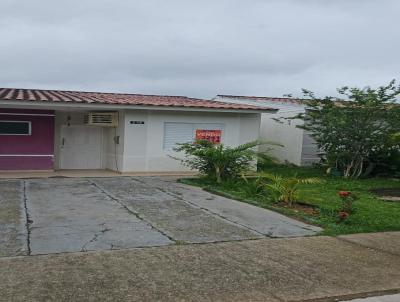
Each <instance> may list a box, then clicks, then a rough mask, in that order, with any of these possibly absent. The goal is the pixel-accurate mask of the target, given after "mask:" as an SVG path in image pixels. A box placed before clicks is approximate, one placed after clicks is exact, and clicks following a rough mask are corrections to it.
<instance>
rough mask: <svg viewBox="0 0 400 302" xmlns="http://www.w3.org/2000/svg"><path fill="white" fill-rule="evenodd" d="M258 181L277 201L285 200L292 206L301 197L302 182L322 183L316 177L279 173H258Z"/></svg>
mask: <svg viewBox="0 0 400 302" xmlns="http://www.w3.org/2000/svg"><path fill="white" fill-rule="evenodd" d="M256 183H257V184H259V185H260V186H262V187H264V188H265V189H266V190H267V191H268V190H269V191H270V192H271V193H272V198H273V200H274V201H275V202H284V203H286V204H287V205H288V206H289V207H292V206H293V204H294V203H296V202H297V201H298V198H299V192H298V190H299V186H300V185H301V184H320V183H321V180H320V179H318V178H315V177H310V178H298V177H297V175H294V176H292V177H283V176H280V175H277V174H269V173H258V176H257V179H256Z"/></svg>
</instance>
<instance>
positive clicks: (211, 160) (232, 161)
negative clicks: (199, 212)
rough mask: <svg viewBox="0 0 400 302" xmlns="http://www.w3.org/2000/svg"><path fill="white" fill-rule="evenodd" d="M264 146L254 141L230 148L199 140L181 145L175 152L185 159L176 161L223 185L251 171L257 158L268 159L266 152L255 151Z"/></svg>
mask: <svg viewBox="0 0 400 302" xmlns="http://www.w3.org/2000/svg"><path fill="white" fill-rule="evenodd" d="M263 144H267V143H262V142H259V141H253V142H249V143H246V144H243V145H239V146H237V147H228V146H224V145H223V144H214V143H212V142H209V141H207V140H198V141H196V142H194V143H185V144H179V145H178V147H176V148H175V149H174V151H177V152H183V153H185V158H183V159H180V158H175V159H177V160H180V161H181V162H182V163H183V164H184V165H186V166H188V167H189V168H191V169H196V170H199V171H200V172H201V173H203V174H205V175H207V176H209V177H212V178H215V179H216V181H217V183H221V182H222V180H224V179H227V178H233V177H236V176H238V175H240V174H241V173H242V172H244V171H246V170H249V169H250V167H251V166H252V164H254V161H255V159H256V158H257V157H263V158H264V159H265V158H266V157H268V156H267V155H266V153H265V152H264V153H260V152H258V151H257V150H255V149H256V147H258V146H259V145H263ZM269 144H272V143H269Z"/></svg>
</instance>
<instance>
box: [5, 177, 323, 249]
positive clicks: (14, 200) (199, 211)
mask: <svg viewBox="0 0 400 302" xmlns="http://www.w3.org/2000/svg"><path fill="white" fill-rule="evenodd" d="M319 231H320V229H319V228H317V227H314V226H310V225H307V224H304V223H302V222H299V221H296V220H293V219H290V218H288V217H285V216H283V215H280V214H277V213H275V212H272V211H268V210H264V209H260V208H257V207H254V206H251V205H247V204H244V203H241V202H238V201H233V200H230V199H227V198H223V197H219V196H215V195H212V194H209V193H207V192H204V191H203V190H200V189H198V188H193V187H189V186H185V185H183V184H178V183H176V182H175V180H174V179H173V178H167V177H114V178H40V179H29V180H0V256H15V255H37V254H48V253H63V252H78V251H83V252H84V251H93V250H109V249H123V248H132V247H148V246H163V245H173V244H185V243H208V242H225V241H236V240H245V239H260V238H271V237H298V236H308V235H314V234H316V233H317V232H319Z"/></svg>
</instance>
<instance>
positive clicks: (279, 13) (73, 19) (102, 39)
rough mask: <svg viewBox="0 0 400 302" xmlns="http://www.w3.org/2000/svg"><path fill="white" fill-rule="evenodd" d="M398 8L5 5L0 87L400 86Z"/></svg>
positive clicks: (322, 1)
mask: <svg viewBox="0 0 400 302" xmlns="http://www.w3.org/2000/svg"><path fill="white" fill-rule="evenodd" d="M399 13H400V1H397V0H381V1H374V0H337V1H328V0H275V1H273V0H249V1H243V0H241V1H239V0H202V1H195V0H168V1H165V0H147V1H122V0H79V1H78V0H69V1H62V2H61V1H50V0H41V1H29V0H2V1H1V3H0V37H1V44H0V66H1V69H0V86H2V87H27V88H54V89H73V90H75V89H76V90H92V91H93V90H99V91H121V92H132V93H152V94H154V93H155V94H184V95H190V96H198V97H212V96H214V95H215V94H218V93H220V94H250V95H267V96H281V95H282V94H284V93H295V94H298V93H299V91H300V89H301V88H302V87H304V88H308V89H312V90H314V91H316V92H318V93H320V94H334V93H335V88H336V87H338V86H342V85H357V86H365V85H373V86H375V85H382V84H385V83H387V82H388V81H389V80H391V79H392V78H397V79H400V77H399V75H400V60H399V55H398V52H399V49H400V39H399V38H400V34H399V30H398V29H399V28H400V21H399V18H398V16H399Z"/></svg>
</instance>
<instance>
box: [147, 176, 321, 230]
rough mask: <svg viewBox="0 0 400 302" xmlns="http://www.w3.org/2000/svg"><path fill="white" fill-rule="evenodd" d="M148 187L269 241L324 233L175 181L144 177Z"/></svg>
mask: <svg viewBox="0 0 400 302" xmlns="http://www.w3.org/2000/svg"><path fill="white" fill-rule="evenodd" d="M140 181H143V182H144V183H146V184H147V185H148V186H155V187H158V188H159V189H161V190H163V191H165V192H168V193H170V194H172V195H174V196H176V197H177V198H179V199H181V200H184V201H186V202H187V203H189V204H191V205H193V206H196V207H200V208H202V209H205V210H206V211H208V212H209V213H213V214H216V215H218V216H220V217H223V218H225V219H227V220H229V221H232V222H234V223H237V224H239V225H243V226H245V227H247V228H249V229H252V230H255V231H256V232H258V233H261V234H264V235H267V236H269V237H299V236H310V235H315V234H317V233H319V232H321V231H322V229H321V228H319V227H317V226H312V225H308V224H305V223H303V222H301V221H298V220H295V219H292V218H289V217H287V216H284V215H281V214H279V213H277V212H274V211H270V210H267V209H262V208H259V207H256V206H253V205H250V204H246V203H243V202H240V201H236V200H232V199H228V198H225V197H221V196H217V195H215V194H211V193H208V192H206V191H204V190H202V189H200V188H196V187H192V186H188V185H184V184H179V183H176V182H175V180H174V179H168V178H157V177H143V178H140Z"/></svg>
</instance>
